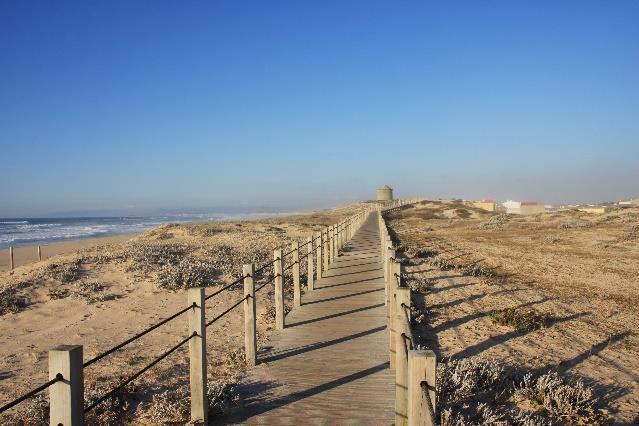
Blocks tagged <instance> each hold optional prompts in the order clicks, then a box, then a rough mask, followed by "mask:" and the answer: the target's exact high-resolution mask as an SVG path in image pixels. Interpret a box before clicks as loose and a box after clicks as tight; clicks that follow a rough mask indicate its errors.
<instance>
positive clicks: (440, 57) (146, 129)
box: [0, 0, 639, 217]
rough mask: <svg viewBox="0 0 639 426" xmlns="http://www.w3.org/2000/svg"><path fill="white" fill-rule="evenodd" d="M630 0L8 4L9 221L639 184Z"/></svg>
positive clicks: (4, 200)
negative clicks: (384, 192)
mask: <svg viewBox="0 0 639 426" xmlns="http://www.w3.org/2000/svg"><path fill="white" fill-rule="evenodd" d="M637 22H639V2H637V1H632V0H631V1H612V2H603V1H568V0H566V1H560V2H558V1H538V0H535V1H528V2H525V1H516V2H513V1H481V2H477V1H468V2H454V1H451V2H441V1H438V2H434V1H415V2H403V1H402V2H387V1H385V2H382V1H354V0H353V1H346V2H344V1H339V2H331V1H321V2H320V1H303V2H300V1H272V2H264V1H255V2H243V1H184V2H177V1H171V2H165V1H159V0H154V1H123V2H117V1H78V2H68V1H55V2H52V1H30V0H25V1H12V0H5V1H0V52H1V54H0V167H1V170H2V184H0V217H21V216H46V215H48V214H54V213H56V214H60V213H64V212H74V213H77V212H80V213H82V212H91V213H96V214H97V213H99V212H105V211H109V212H114V211H115V212H131V213H135V212H143V211H155V210H161V209H172V210H176V211H180V210H184V211H186V210H189V209H201V210H207V209H212V210H215V209H223V208H231V207H232V208H234V209H238V208H240V209H241V208H245V209H247V210H251V209H256V208H263V209H281V210H291V209H304V208H314V207H322V206H324V207H328V206H333V205H338V204H343V203H348V202H351V201H355V200H361V199H368V198H373V197H374V196H375V189H376V188H377V187H379V186H381V185H382V184H388V185H390V186H391V187H393V188H394V190H395V195H396V196H398V197H416V196H422V197H443V198H448V197H458V198H465V199H478V198H493V199H497V200H505V199H516V200H522V199H523V200H538V201H541V202H545V203H561V202H565V203H570V202H598V201H607V200H617V199H620V198H624V197H628V196H636V195H639V25H637Z"/></svg>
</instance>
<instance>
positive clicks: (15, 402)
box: [0, 373, 64, 413]
mask: <svg viewBox="0 0 639 426" xmlns="http://www.w3.org/2000/svg"><path fill="white" fill-rule="evenodd" d="M61 380H64V377H62V374H60V373H58V374H56V375H55V377H54V378H53V379H51V380H49V381H48V382H46V383H43V384H41V385H40V386H38V387H37V388H34V389H31V390H30V391H29V392H27V393H25V394H24V395H22V396H21V397H19V398H17V399H14V400H13V401H11V402H9V403H8V404H5V405H3V406H2V407H0V413H3V412H5V411H7V410H8V409H10V408H12V407H15V406H16V405H18V404H20V403H21V402H22V401H26V400H27V399H29V398H32V397H34V396H36V395H37V394H39V393H40V392H42V391H43V390H45V389H47V388H48V387H49V386H51V385H52V384H54V383H57V382H59V381H61Z"/></svg>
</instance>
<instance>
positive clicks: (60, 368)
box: [49, 345, 84, 426]
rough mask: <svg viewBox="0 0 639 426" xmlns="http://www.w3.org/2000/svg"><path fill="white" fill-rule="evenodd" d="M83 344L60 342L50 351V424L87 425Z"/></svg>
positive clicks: (66, 425) (65, 425)
mask: <svg viewBox="0 0 639 426" xmlns="http://www.w3.org/2000/svg"><path fill="white" fill-rule="evenodd" d="M82 362H83V361H82V346H80V345H61V346H58V347H56V348H54V349H52V350H50V351H49V379H50V380H53V379H55V378H56V376H57V375H58V374H61V375H62V380H60V381H58V382H56V383H54V384H52V385H51V386H49V424H51V425H56V426H57V425H60V424H62V425H64V426H81V425H84V370H83V367H82Z"/></svg>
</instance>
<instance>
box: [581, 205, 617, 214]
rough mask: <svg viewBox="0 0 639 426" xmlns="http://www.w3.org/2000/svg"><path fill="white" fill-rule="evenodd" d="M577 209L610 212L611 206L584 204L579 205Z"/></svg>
mask: <svg viewBox="0 0 639 426" xmlns="http://www.w3.org/2000/svg"><path fill="white" fill-rule="evenodd" d="M577 210H579V211H580V212H584V213H591V214H604V213H607V212H609V211H610V208H609V207H607V206H582V207H578V208H577Z"/></svg>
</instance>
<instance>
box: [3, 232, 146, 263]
mask: <svg viewBox="0 0 639 426" xmlns="http://www.w3.org/2000/svg"><path fill="white" fill-rule="evenodd" d="M137 235H140V233H131V234H120V235H108V236H104V237H89V238H78V239H74V240H66V241H56V242H53V243H48V244H39V245H40V247H41V248H42V261H45V260H47V259H48V258H50V257H53V256H56V255H58V254H66V253H71V252H73V251H76V250H78V249H82V248H87V247H92V246H97V245H103V244H112V243H121V242H123V241H126V240H129V239H131V238H133V237H135V236H137ZM13 261H14V266H15V267H16V268H17V267H19V266H24V265H28V264H31V263H36V262H39V260H38V244H33V245H27V246H19V247H14V248H13ZM9 268H10V263H9V248H8V247H4V248H2V249H0V272H8V271H9Z"/></svg>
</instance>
